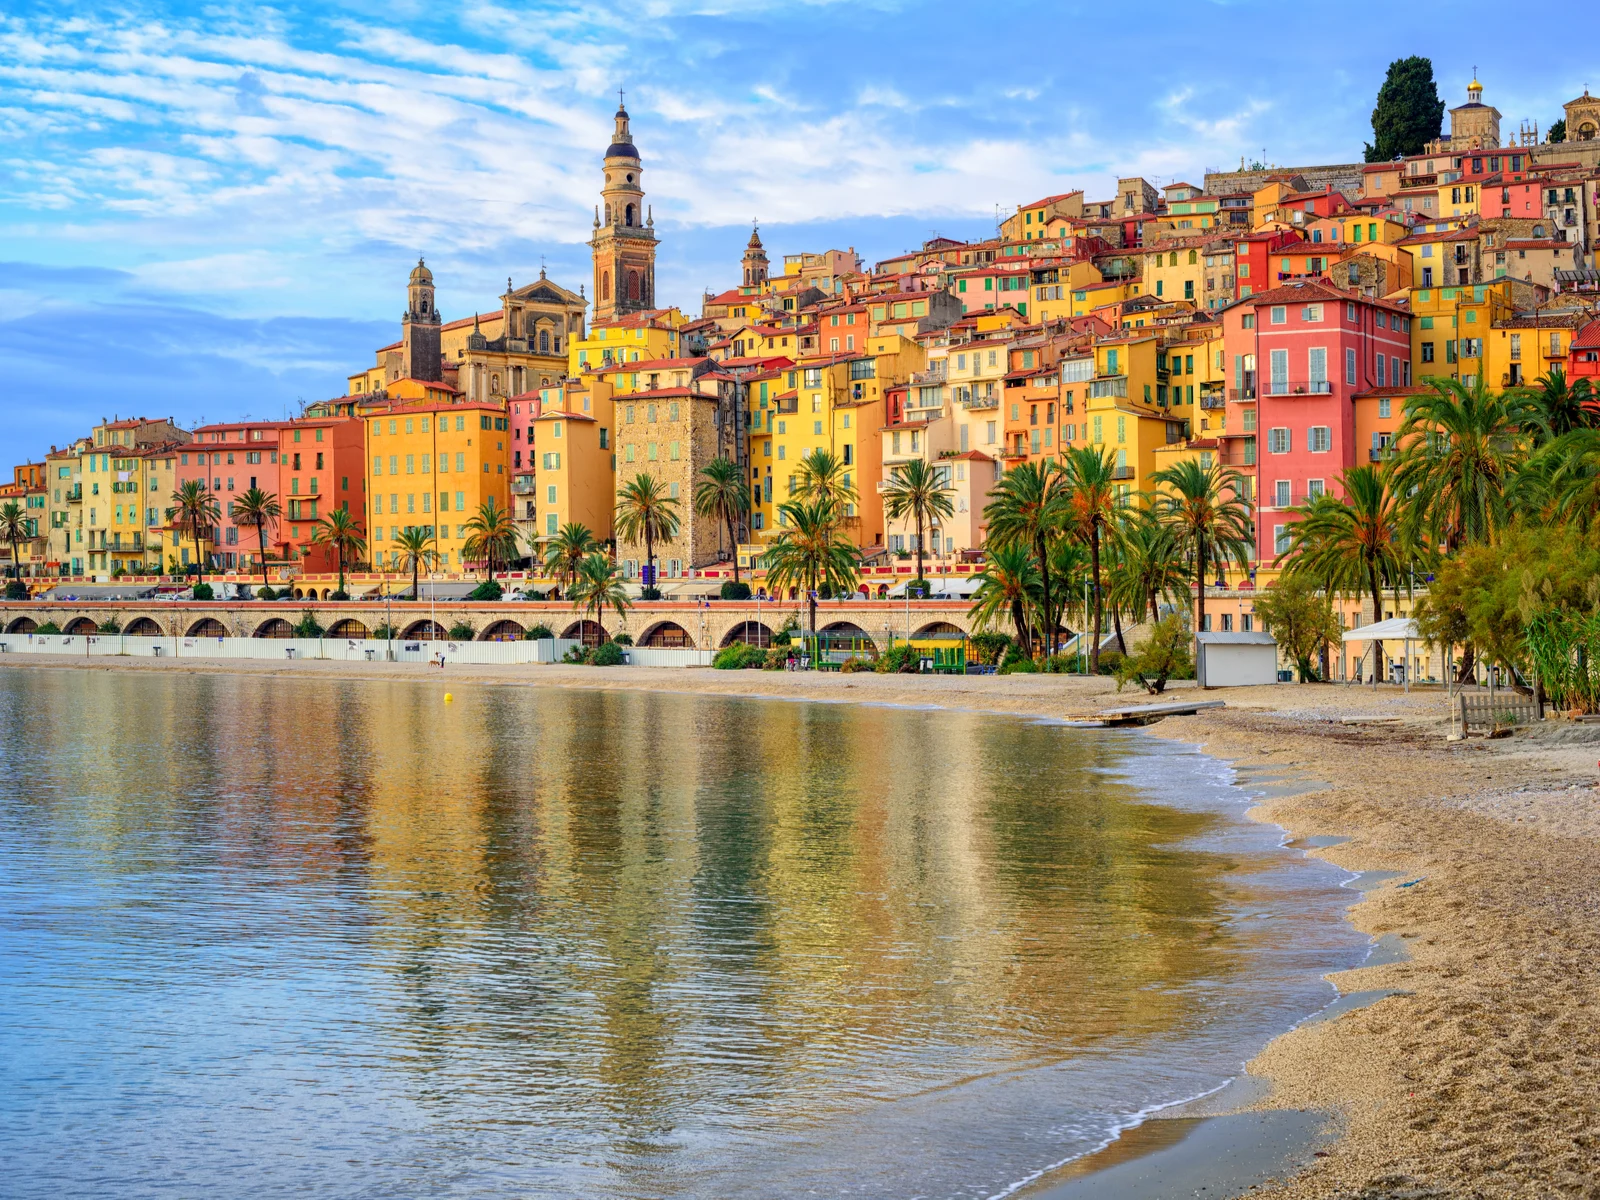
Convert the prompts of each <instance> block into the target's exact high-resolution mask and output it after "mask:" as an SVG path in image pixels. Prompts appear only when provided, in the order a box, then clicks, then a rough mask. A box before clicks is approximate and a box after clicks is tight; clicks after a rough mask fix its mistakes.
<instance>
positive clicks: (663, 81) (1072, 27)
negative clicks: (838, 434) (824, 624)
mask: <svg viewBox="0 0 1600 1200" xmlns="http://www.w3.org/2000/svg"><path fill="white" fill-rule="evenodd" d="M1450 10H1451V11H1450V17H1449V19H1448V20H1445V19H1442V17H1441V12H1440V10H1439V9H1438V8H1437V7H1435V8H1432V9H1422V10H1417V11H1416V12H1414V13H1413V12H1409V11H1405V10H1395V9H1391V10H1386V12H1385V13H1384V14H1383V15H1382V16H1381V17H1378V16H1376V15H1371V20H1370V21H1368V20H1367V19H1366V18H1365V17H1363V18H1362V21H1363V23H1364V25H1365V27H1364V28H1363V30H1362V32H1361V36H1359V37H1351V36H1346V33H1347V32H1348V24H1349V22H1350V21H1351V20H1352V19H1354V14H1353V13H1350V12H1345V11H1343V10H1339V11H1334V10H1328V9H1326V8H1322V9H1318V8H1315V7H1314V6H1312V7H1305V6H1302V7H1301V8H1300V9H1299V10H1295V9H1293V7H1292V6H1283V5H1281V4H1270V5H1269V4H1257V3H1250V2H1244V0H1240V2H1221V3H1210V2H1205V0H1189V2H1187V3H1182V4H1167V3H1162V2H1150V3H1146V4H1144V5H1142V6H1139V7H1137V8H1136V9H1132V10H1130V9H1127V8H1125V7H1118V6H1115V5H1095V6H1087V5H1077V4H1065V5H1063V4H1055V5H1037V4H1029V5H1022V4H1009V3H991V4H987V5H982V6H973V5H970V4H950V3H927V4H899V3H884V2H878V3H873V2H871V0H867V2H862V0H850V2H849V3H837V4H835V3H793V2H784V3H766V2H764V0H740V2H739V3H727V2H725V0H700V2H695V0H646V2H642V3H641V2H632V0H627V2H623V3H618V4H612V5H605V6H591V5H581V4H537V3H509V2H503V0H454V2H452V3H448V4H441V3H438V2H437V0H381V2H380V0H345V2H343V3H324V4H321V5H311V4H250V3H239V4H232V5H226V6H224V5H218V4H179V3H141V2H140V0H130V2H128V3H123V4H118V5H115V6H112V5H95V4H73V3H70V2H66V3H63V2H61V0H56V2H53V3H33V2H31V0H23V2H21V3H18V0H10V2H9V3H7V5H6V6H5V11H4V13H3V14H0V156H3V157H0V264H3V265H0V356H3V357H4V359H5V360H6V366H5V368H4V370H0V381H3V382H0V389H3V393H0V394H3V396H4V399H3V401H0V403H3V405H4V410H5V413H6V420H5V422H4V426H3V429H4V432H3V433H0V451H3V452H4V454H5V456H6V458H5V461H6V462H7V463H9V462H16V461H20V460H22V459H23V458H24V457H33V456H37V455H38V454H39V453H41V452H42V451H43V450H44V449H46V448H47V447H48V446H49V445H50V444H51V443H53V442H55V443H60V442H65V441H67V440H68V439H69V438H70V437H72V436H74V435H76V434H77V433H80V432H83V431H85V430H86V429H87V426H88V425H89V424H90V423H91V422H93V421H94V420H96V419H98V418H99V417H101V416H111V415H113V414H120V415H123V416H126V415H128V414H130V413H133V412H141V413H147V414H151V415H161V416H166V415H172V416H174V417H176V418H178V419H179V420H180V421H189V422H194V421H198V420H199V419H201V418H207V419H218V418H221V417H223V416H231V415H234V414H239V413H250V414H253V415H267V414H278V413H282V412H284V411H286V410H292V409H294V408H295V407H296V406H297V404H298V402H300V401H303V400H311V399H316V398H320V397H323V396H328V395H334V394H337V393H338V392H340V391H342V390H343V383H344V376H345V375H346V374H347V373H348V372H350V371H352V370H354V369H356V368H358V367H360V366H363V365H365V364H367V363H368V362H370V360H371V352H372V350H373V349H374V348H375V347H376V346H378V345H381V344H382V343H383V342H384V341H387V340H390V339H392V338H393V337H394V336H395V334H396V331H397V322H398V317H399V313H400V308H401V305H402V301H403V298H404V284H405V277H406V274H407V272H408V270H409V268H410V266H411V264H412V263H413V262H414V261H415V259H416V257H417V255H419V254H426V255H427V258H428V262H429V265H430V266H432V267H433V269H434V272H435V275H436V277H437V278H438V280H439V282H440V294H439V299H440V304H441V307H442V308H443V309H444V311H445V313H446V315H447V316H454V315H458V314H465V313H468V312H470V311H472V308H473V306H474V305H477V306H479V307H480V308H485V309H486V308H490V307H493V305H494V297H495V296H497V295H498V294H499V292H500V290H501V288H502V287H503V286H504V281H505V279H506V277H507V276H508V275H509V276H511V277H512V278H513V279H515V280H517V281H519V282H520V281H523V280H526V279H528V278H529V277H531V276H533V275H535V274H537V272H538V270H539V265H540V262H541V260H543V261H544V262H545V263H546V264H547V266H548V269H549V271H550V273H551V275H552V276H553V277H555V278H557V279H559V280H562V281H563V282H566V283H568V284H569V285H570V286H573V287H577V286H578V285H579V284H580V283H586V282H587V280H588V263H587V250H586V247H584V245H583V239H584V238H586V237H587V236H588V232H589V224H590V221H591V219H592V213H593V205H594V201H595V195H596V192H597V189H598V180H599V161H598V158H599V154H600V153H601V151H602V149H603V147H604V146H605V145H606V143H607V141H608V140H609V130H610V118H611V113H612V111H613V110H614V108H615V100H616V89H617V88H618V87H623V88H626V89H627V93H628V107H629V109H630V110H631V112H632V114H633V117H634V133H635V138H636V141H637V143H638V145H639V147H640V150H641V152H642V154H643V155H644V165H645V176H644V179H645V186H646V188H647V190H648V193H649V199H650V201H651V203H652V204H653V206H654V211H655V218H656V225H657V228H658V230H659V231H660V232H661V234H662V249H661V258H660V262H659V279H660V286H659V292H660V295H661V298H662V299H663V300H664V301H670V302H675V303H678V304H681V305H684V306H687V307H690V308H692V309H693V310H694V311H698V305H699V296H700V294H701V290H702V289H703V288H705V287H719V288H720V287H723V286H727V285H729V284H731V283H732V282H734V280H735V278H736V271H737V265H738V258H739V254H740V253H741V250H742V247H743V244H744V239H745V238H746V237H747V236H748V230H749V222H750V220H751V219H752V218H755V217H759V218H760V220H761V223H762V230H763V237H764V239H765V241H766V243H767V249H768V253H769V255H771V256H772V257H773V258H774V260H776V259H777V258H778V256H780V255H782V254H783V253H786V252H788V253H793V252H795V251H798V250H801V249H823V248H826V247H828V246H834V245H838V246H845V245H854V246H855V247H857V249H858V250H860V251H861V252H862V254H863V255H864V256H866V257H867V258H868V259H869V260H871V259H873V258H876V257H881V256H883V255H887V254H892V253H898V252H900V251H902V250H904V249H907V248H909V247H911V246H913V245H915V244H916V243H918V242H920V241H921V240H922V239H924V238H926V237H928V236H929V235H930V234H931V233H933V232H935V231H937V232H939V233H946V234H951V235H954V236H977V235H983V234H985V233H986V232H989V231H991V230H992V229H993V223H994V213H995V209H996V206H997V205H998V206H1000V207H1001V208H1003V209H1006V210H1009V209H1011V208H1012V207H1014V206H1015V205H1016V204H1017V203H1019V202H1022V201H1026V200H1029V199H1033V198H1036V197H1038V196H1041V195H1046V194H1049V193H1051V192H1056V191H1064V190H1067V189H1069V188H1072V187H1084V188H1086V189H1087V190H1088V191H1089V192H1090V194H1091V196H1093V195H1095V194H1098V193H1102V192H1104V193H1107V194H1109V192H1110V190H1111V187H1110V184H1111V181H1113V180H1114V179H1115V178H1116V177H1117V176H1119V175H1125V174H1143V175H1145V176H1146V177H1147V178H1151V179H1153V180H1155V181H1157V182H1170V181H1172V180H1174V179H1180V178H1181V179H1187V180H1190V181H1192V182H1194V183H1199V182H1201V180H1200V176H1201V175H1202V173H1203V172H1204V171H1205V169H1206V168H1207V167H1227V166H1230V165H1231V166H1236V165H1237V164H1238V162H1239V159H1240V157H1241V155H1248V156H1250V157H1252V158H1254V157H1260V156H1261V155H1262V153H1263V151H1264V152H1265V155H1266V157H1267V159H1268V160H1269V161H1272V162H1275V163H1286V164H1301V163H1314V162H1328V161H1336V162H1348V161H1354V160H1357V159H1359V157H1360V154H1361V147H1362V143H1363V141H1364V140H1365V139H1366V138H1368V137H1370V136H1371V130H1370V126H1369V114H1370V111H1371V107H1372V101H1373V97H1374V94H1375V93H1376V90H1377V87H1378V85H1379V83H1380V82H1381V81H1382V78H1383V72H1384V69H1385V67H1386V66H1387V64H1388V62H1389V61H1390V60H1391V59H1393V58H1396V57H1399V56H1402V55H1405V54H1411V53H1418V54H1424V55H1427V56H1429V57H1431V58H1432V59H1433V61H1434V66H1435V71H1436V74H1437V76H1438V78H1439V82H1440V89H1441V93H1442V94H1443V95H1444V96H1445V98H1446V100H1447V101H1448V102H1449V103H1458V102H1459V101H1460V100H1461V99H1463V98H1464V96H1463V90H1464V88H1465V86H1466V82H1467V80H1468V78H1469V77H1470V75H1471V72H1472V68H1473V66H1474V64H1475V63H1476V64H1477V65H1478V66H1479V68H1480V71H1481V75H1482V77H1483V81H1484V83H1485V85H1486V88H1487V93H1486V97H1485V98H1486V99H1487V100H1489V101H1490V102H1492V103H1494V104H1496V105H1497V106H1498V107H1499V108H1500V110H1501V111H1502V113H1504V114H1505V119H1506V120H1505V123H1506V126H1507V127H1508V128H1509V129H1515V127H1516V125H1517V123H1518V122H1519V121H1520V120H1521V119H1523V118H1530V119H1535V120H1538V121H1539V122H1540V125H1541V126H1544V125H1546V124H1548V123H1549V122H1550V121H1551V120H1553V119H1554V118H1555V117H1557V116H1559V115H1560V104H1561V102H1562V101H1563V100H1567V99H1570V98H1571V97H1572V96H1574V95H1577V94H1578V93H1579V92H1580V91H1581V90H1582V89H1583V86H1584V85H1585V83H1588V84H1590V85H1591V86H1595V85H1600V79H1593V78H1588V76H1587V75H1585V72H1586V71H1587V72H1589V73H1591V74H1597V73H1596V72H1594V71H1593V66H1592V64H1593V59H1592V56H1590V57H1587V58H1586V55H1585V51H1584V48H1583V44H1582V39H1577V38H1572V39H1542V40H1541V41H1540V46H1539V50H1540V53H1541V54H1543V55H1544V56H1545V57H1544V58H1543V59H1542V61H1540V62H1539V63H1538V65H1537V66H1536V67H1535V66H1533V65H1531V64H1530V59H1529V56H1528V55H1526V54H1523V53H1519V54H1517V55H1515V56H1508V58H1507V60H1506V61H1503V62H1500V63H1495V62H1491V61H1487V60H1486V59H1485V57H1484V51H1483V49H1482V47H1483V46H1484V44H1485V39H1484V38H1482V37H1474V38H1472V39H1470V40H1468V39H1466V38H1461V37H1457V36H1456V35H1454V34H1452V33H1444V32H1441V31H1445V30H1459V31H1476V32H1477V33H1482V32H1484V31H1487V30H1491V29H1493V28H1494V27H1496V26H1497V25H1500V24H1503V23H1504V20H1505V12H1504V9H1503V7H1502V6H1490V5H1488V4H1456V5H1451V6H1450ZM1488 40H1489V41H1491V42H1492V39H1488Z"/></svg>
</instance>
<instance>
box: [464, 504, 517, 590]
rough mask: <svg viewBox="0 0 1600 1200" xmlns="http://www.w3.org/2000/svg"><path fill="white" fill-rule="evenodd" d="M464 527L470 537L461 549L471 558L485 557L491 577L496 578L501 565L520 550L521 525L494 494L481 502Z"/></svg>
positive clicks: (488, 576) (488, 577) (489, 577)
mask: <svg viewBox="0 0 1600 1200" xmlns="http://www.w3.org/2000/svg"><path fill="white" fill-rule="evenodd" d="M464 528H465V529H466V531H467V540H466V541H465V542H463V543H462V544H461V552H462V554H463V555H465V556H466V557H467V558H481V559H483V561H484V563H485V565H486V566H487V567H488V570H489V574H488V575H487V576H486V578H487V579H493V578H494V571H495V567H496V565H497V564H499V563H501V562H505V561H509V560H510V559H511V558H512V557H514V556H515V555H516V552H517V524H516V520H515V518H514V517H513V516H512V513H511V510H510V509H509V508H501V507H500V505H499V504H498V503H496V501H495V498H494V497H493V496H490V497H489V498H488V499H487V500H485V501H484V502H483V503H482V504H480V505H478V511H477V512H476V513H474V514H473V516H472V519H471V520H469V521H468V522H467V523H466V525H465V526H464Z"/></svg>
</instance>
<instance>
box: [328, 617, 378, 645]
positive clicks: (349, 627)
mask: <svg viewBox="0 0 1600 1200" xmlns="http://www.w3.org/2000/svg"><path fill="white" fill-rule="evenodd" d="M328 636H329V637H331V638H345V639H346V640H348V641H361V640H364V639H366V638H369V637H371V636H372V630H370V629H368V628H367V627H366V626H365V625H363V624H362V623H361V622H360V621H358V620H356V619H355V618H354V617H346V618H345V619H344V620H342V621H335V622H334V623H333V628H332V629H330V630H328Z"/></svg>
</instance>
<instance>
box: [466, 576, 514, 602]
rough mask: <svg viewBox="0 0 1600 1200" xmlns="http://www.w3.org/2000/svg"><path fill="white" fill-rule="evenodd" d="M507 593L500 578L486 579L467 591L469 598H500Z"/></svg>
mask: <svg viewBox="0 0 1600 1200" xmlns="http://www.w3.org/2000/svg"><path fill="white" fill-rule="evenodd" d="M505 594H506V592H505V589H504V588H503V587H501V586H500V583H499V581H498V580H495V579H485V580H484V581H483V582H482V583H480V584H479V585H478V586H477V587H475V588H473V589H472V590H471V591H470V592H468V593H467V599H468V600H498V599H500V597H502V596H504V595H505Z"/></svg>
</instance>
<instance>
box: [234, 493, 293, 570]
mask: <svg viewBox="0 0 1600 1200" xmlns="http://www.w3.org/2000/svg"><path fill="white" fill-rule="evenodd" d="M229 511H230V512H231V513H232V515H233V523H234V524H235V525H243V526H246V527H249V526H252V525H253V526H255V531H256V545H257V546H258V547H260V551H261V586H262V587H266V586H267V526H268V525H271V524H273V523H274V522H275V521H277V519H278V518H279V517H281V516H282V515H283V508H282V506H281V505H280V504H279V503H278V498H277V497H276V496H275V495H273V494H272V493H271V492H267V491H263V490H262V489H260V488H258V487H253V488H251V489H250V490H249V491H247V492H245V493H243V494H242V495H241V496H239V497H238V498H237V499H236V500H234V502H233V503H232V504H231V505H230V506H229Z"/></svg>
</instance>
